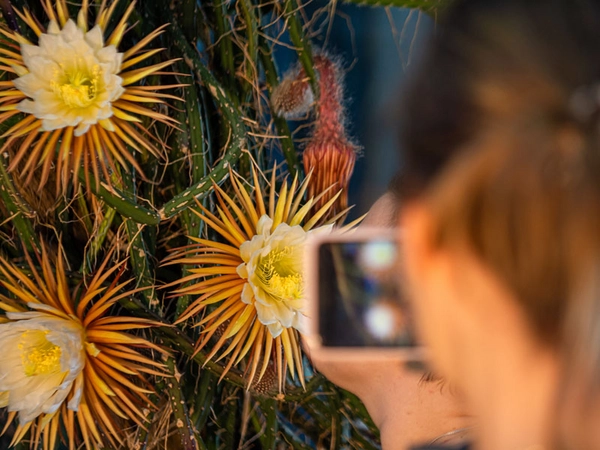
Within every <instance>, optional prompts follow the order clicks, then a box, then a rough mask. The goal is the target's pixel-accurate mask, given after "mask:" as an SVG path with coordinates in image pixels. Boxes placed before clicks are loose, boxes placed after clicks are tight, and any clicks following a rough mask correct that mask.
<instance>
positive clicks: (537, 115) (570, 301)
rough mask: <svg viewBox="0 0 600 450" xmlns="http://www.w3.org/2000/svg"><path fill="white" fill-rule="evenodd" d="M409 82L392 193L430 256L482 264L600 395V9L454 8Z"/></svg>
mask: <svg viewBox="0 0 600 450" xmlns="http://www.w3.org/2000/svg"><path fill="white" fill-rule="evenodd" d="M414 75H415V78H414V80H413V84H412V86H411V87H410V89H409V93H408V96H407V98H406V99H405V104H404V110H405V117H403V122H404V125H403V127H404V130H403V144H404V145H403V150H404V154H403V156H404V158H403V159H404V163H405V167H404V171H403V176H402V177H401V178H400V179H399V183H397V188H398V193H399V195H400V196H401V197H403V198H404V199H405V201H406V203H407V204H409V205H410V204H413V205H415V204H418V205H425V208H426V210H427V212H428V213H427V216H428V218H429V219H428V220H427V221H425V222H419V224H420V225H419V226H421V225H422V227H421V228H423V229H424V228H426V233H425V234H424V235H426V241H427V243H428V245H429V246H430V248H433V249H440V248H443V249H453V250H456V251H457V252H458V253H460V254H467V255H468V258H471V257H472V258H474V259H475V260H476V261H478V262H479V263H481V266H482V268H483V269H484V270H485V271H489V273H490V274H491V275H492V278H494V280H496V281H498V283H499V284H500V285H501V286H502V289H504V290H505V291H506V293H507V297H511V298H512V299H514V301H515V305H516V307H517V308H518V310H519V313H520V314H521V316H522V317H523V318H524V320H525V322H526V323H527V325H528V328H529V330H530V331H531V336H532V339H533V340H535V341H536V342H537V343H538V344H539V345H540V347H543V348H546V349H548V350H549V351H551V352H556V354H557V355H558V358H559V359H561V360H562V361H563V364H565V366H566V365H568V366H569V367H579V369H581V370H582V371H583V372H585V371H587V372H588V373H589V374H590V375H589V376H588V378H589V380H588V381H589V383H590V384H589V385H588V387H589V388H593V389H598V386H596V385H595V384H594V383H597V382H596V381H595V380H597V379H598V375H599V372H600V364H599V363H598V359H600V349H598V348H596V346H600V344H599V343H598V341H599V340H600V338H599V337H598V336H597V335H595V334H594V333H598V332H599V330H600V315H598V314H597V310H598V302H600V289H596V284H597V282H595V283H594V281H595V280H596V278H597V277H599V276H600V272H599V269H600V265H599V263H600V95H599V93H600V3H598V2H596V1H593V0H527V1H524V0H459V1H457V2H456V3H455V5H454V7H453V8H451V9H450V11H449V13H448V15H447V16H446V17H445V18H443V19H442V20H441V23H440V25H439V28H438V30H437V33H436V35H435V37H434V38H433V40H432V42H431V46H430V51H429V53H428V54H427V56H426V57H425V59H424V61H422V65H421V67H420V71H418V72H417V73H415V74H414ZM421 231H422V230H421ZM458 253H457V254H458ZM459 276H460V274H459ZM442 284H443V283H442ZM421 287H422V288H423V289H424V290H429V291H430V293H431V294H432V296H433V295H434V294H435V295H438V294H439V295H441V296H443V293H440V292H434V287H432V286H421ZM446 287H447V286H446ZM442 289H443V287H442ZM590 292H591V293H590ZM481 302H482V304H483V305H485V304H486V303H485V302H486V298H481ZM453 306H456V305H453ZM585 309H587V310H590V311H595V312H596V316H595V317H590V314H587V316H586V317H585V318H586V319H589V320H588V324H587V325H588V326H587V327H583V326H579V322H580V321H581V319H582V317H581V316H582V313H581V311H583V310H585ZM442 319H443V318H442ZM440 320H441V319H440ZM571 322H572V323H571ZM573 323H575V325H573ZM455 325H456V323H455ZM584 328H585V330H584ZM436 330H437V331H436V332H438V331H439V330H440V324H437V326H436ZM583 331H585V333H587V334H585V333H584V332H583ZM455 332H460V330H457V329H452V328H450V329H449V330H448V332H447V333H446V336H445V337H446V338H447V339H452V333H455ZM442 334H443V333H442ZM594 339H595V340H594ZM592 342H594V344H593V345H592ZM440 345H441V346H443V345H446V344H443V343H441V342H440ZM447 345H450V344H447ZM573 355H578V356H576V357H575V356H573ZM569 358H570V359H569ZM567 359H569V361H568V363H567V362H566V361H567ZM448 363H449V364H450V362H448ZM579 369H578V370H579ZM580 373H581V371H580ZM592 380H594V381H593V382H592Z"/></svg>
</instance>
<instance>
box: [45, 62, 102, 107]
mask: <svg viewBox="0 0 600 450" xmlns="http://www.w3.org/2000/svg"><path fill="white" fill-rule="evenodd" d="M100 75H101V70H100V67H98V66H94V67H93V68H92V71H91V73H88V72H87V71H83V70H80V69H75V70H73V71H71V72H64V73H63V74H61V76H57V77H55V80H53V81H52V89H53V91H54V93H55V94H56V95H58V96H59V97H60V98H61V99H62V101H63V102H64V103H65V105H67V106H68V107H69V108H87V107H88V106H90V105H91V104H92V103H93V102H94V100H95V99H96V95H97V94H98V82H99V80H100ZM56 78H59V79H60V80H59V81H56Z"/></svg>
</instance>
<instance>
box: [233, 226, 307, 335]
mask: <svg viewBox="0 0 600 450" xmlns="http://www.w3.org/2000/svg"><path fill="white" fill-rule="evenodd" d="M272 227H273V220H272V219H271V218H270V217H269V216H267V215H264V216H262V217H261V218H260V220H259V221H258V224H257V227H256V232H257V234H256V235H255V236H254V237H252V240H250V241H246V242H244V243H243V244H242V245H241V246H240V256H241V258H242V260H243V261H244V262H243V263H242V264H240V265H239V266H238V268H237V273H238V274H239V276H240V277H242V278H244V279H246V280H248V282H247V283H246V284H244V289H243V291H242V301H243V302H244V303H246V304H249V305H254V307H255V308H256V314H257V316H258V320H259V321H260V322H261V323H262V324H263V325H266V326H267V328H269V331H270V332H271V335H272V336H273V337H277V336H279V335H280V334H281V332H282V331H283V329H284V328H290V327H294V328H295V329H297V330H300V315H301V313H302V311H303V309H304V285H303V277H302V270H303V269H302V254H303V250H304V249H303V246H302V245H303V244H304V241H305V240H306V236H307V234H308V233H307V232H306V231H304V230H303V229H302V227H301V226H300V225H295V226H293V227H290V226H289V225H288V224H287V223H280V224H279V225H278V226H277V228H275V230H274V231H273V233H271V229H272ZM300 331H301V330H300Z"/></svg>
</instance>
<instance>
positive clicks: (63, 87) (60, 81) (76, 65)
mask: <svg viewBox="0 0 600 450" xmlns="http://www.w3.org/2000/svg"><path fill="white" fill-rule="evenodd" d="M21 55H22V57H23V63H24V65H25V67H27V69H28V70H29V72H28V73H26V74H25V75H23V76H20V77H19V78H17V79H16V80H14V81H13V83H14V85H15V87H16V88H17V89H18V90H20V91H21V92H22V93H23V94H25V95H26V96H27V97H29V98H31V99H32V100H29V99H25V100H22V101H21V102H20V103H19V104H18V105H17V109H18V110H19V111H22V112H25V113H28V114H32V115H33V116H35V117H36V118H38V119H40V120H41V121H42V126H41V130H42V131H53V130H58V129H61V128H65V127H75V130H74V132H73V134H74V136H82V135H83V134H85V133H86V132H87V131H88V130H89V129H90V126H91V125H95V124H97V123H101V124H102V125H103V126H104V127H105V128H109V129H110V128H111V125H110V123H109V122H108V120H107V119H109V118H110V117H111V116H112V115H113V108H112V102H115V101H116V100H118V99H119V97H121V95H123V93H124V92H125V89H124V88H123V86H122V84H123V79H122V78H121V77H120V76H118V75H117V74H118V73H119V71H120V70H121V62H122V61H123V54H122V53H117V49H116V47H115V46H114V45H109V46H106V47H105V46H104V39H103V37H102V29H101V28H100V26H99V25H96V26H95V27H94V28H92V29H91V30H90V31H88V32H87V33H84V32H83V30H81V29H80V28H78V27H77V25H75V22H73V20H71V19H69V20H67V23H66V24H65V26H64V28H63V29H62V30H60V28H59V27H58V25H57V23H56V22H50V25H49V26H48V32H47V33H45V34H42V35H41V36H40V38H39V45H28V44H22V45H21Z"/></svg>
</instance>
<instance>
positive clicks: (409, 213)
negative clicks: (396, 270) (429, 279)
mask: <svg viewBox="0 0 600 450" xmlns="http://www.w3.org/2000/svg"><path fill="white" fill-rule="evenodd" d="M432 227H433V218H432V215H431V212H430V210H429V208H428V207H427V205H426V204H425V203H424V202H422V201H419V200H413V201H411V202H409V203H407V204H405V205H403V207H402V209H401V212H400V215H399V230H400V233H401V234H402V236H401V242H402V247H403V249H404V250H403V254H404V257H405V267H406V268H407V269H409V270H411V271H416V272H415V274H416V275H422V274H423V270H424V269H425V266H426V265H427V264H428V262H429V261H430V258H431V257H432V256H433V255H432V252H433V251H434V248H433V246H432V239H431V236H432Z"/></svg>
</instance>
